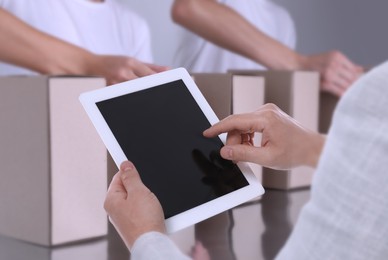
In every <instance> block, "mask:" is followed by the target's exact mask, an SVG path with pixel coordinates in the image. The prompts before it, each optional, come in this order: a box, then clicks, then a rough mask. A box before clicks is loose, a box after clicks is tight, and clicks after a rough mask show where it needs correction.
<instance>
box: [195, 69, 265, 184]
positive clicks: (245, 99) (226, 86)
mask: <svg viewBox="0 0 388 260" xmlns="http://www.w3.org/2000/svg"><path fill="white" fill-rule="evenodd" d="M192 77H193V79H194V81H195V83H196V84H197V86H198V88H199V89H200V90H201V92H202V94H203V95H204V97H205V98H206V100H207V101H208V103H209V105H210V106H211V107H212V108H213V110H214V112H215V113H216V115H217V116H218V118H219V119H220V120H221V119H224V118H225V117H227V116H229V115H231V114H241V113H249V112H253V111H255V110H257V109H258V108H259V107H260V106H262V105H263V104H264V95H265V86H264V85H265V82H264V78H263V77H259V76H243V75H232V74H230V73H194V74H192ZM255 142H258V143H260V142H261V135H256V136H255ZM249 166H250V167H251V169H252V171H253V172H254V174H255V176H256V177H257V178H258V179H259V181H261V179H262V167H261V166H260V165H257V164H253V163H250V164H249Z"/></svg>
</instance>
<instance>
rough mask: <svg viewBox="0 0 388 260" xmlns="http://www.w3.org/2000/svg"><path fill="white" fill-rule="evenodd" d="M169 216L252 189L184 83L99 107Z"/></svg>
mask: <svg viewBox="0 0 388 260" xmlns="http://www.w3.org/2000/svg"><path fill="white" fill-rule="evenodd" d="M97 107H98V109H99V110H100V112H101V113H102V115H103V117H104V119H105V120H106V122H107V124H108V125H109V127H110V129H111V130H112V132H113V134H114V136H115V138H116V139H117V141H118V143H119V144H120V146H121V148H122V150H123V151H124V154H125V155H126V157H127V158H128V159H129V160H131V161H132V162H133V163H134V164H135V166H136V168H137V169H138V171H139V173H140V176H141V178H142V181H143V182H144V184H145V185H146V186H147V187H148V188H149V189H150V190H151V191H152V192H154V193H155V195H156V196H157V197H158V199H159V201H160V203H161V204H162V207H163V210H164V214H165V217H166V218H169V217H171V216H174V215H176V214H179V213H181V212H184V211H186V210H188V209H191V208H193V207H195V206H198V205H200V204H203V203H205V202H207V201H210V200H213V199H215V198H217V197H219V196H222V195H224V194H227V193H229V192H231V191H234V190H237V189H240V188H242V187H244V186H246V185H248V182H247V180H246V179H245V177H244V176H243V174H242V173H241V171H240V170H239V168H238V167H237V166H236V165H235V164H233V163H232V162H230V161H227V160H224V159H222V158H221V157H220V155H219V150H220V148H221V147H222V145H223V143H222V142H221V140H220V139H219V138H218V137H216V138H213V139H209V138H205V137H203V135H202V132H203V131H204V130H205V129H207V128H209V127H210V123H209V121H208V120H207V118H206V117H205V115H204V114H203V112H202V111H201V109H200V108H199V106H198V104H197V103H196V102H195V100H194V98H193V97H192V96H191V93H190V92H189V91H188V89H187V88H186V87H185V86H184V82H183V81H182V80H177V81H174V82H170V83H167V84H163V85H160V86H157V87H153V88H149V89H146V90H142V91H138V92H134V93H131V94H127V95H123V96H120V97H115V98H112V99H109V100H105V101H101V102H98V103H97Z"/></svg>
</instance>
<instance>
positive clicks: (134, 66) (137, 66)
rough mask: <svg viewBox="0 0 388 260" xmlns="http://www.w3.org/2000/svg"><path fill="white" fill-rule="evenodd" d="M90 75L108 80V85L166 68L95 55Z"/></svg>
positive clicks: (124, 58) (130, 59) (133, 59)
mask: <svg viewBox="0 0 388 260" xmlns="http://www.w3.org/2000/svg"><path fill="white" fill-rule="evenodd" d="M94 59H95V60H94V61H93V62H92V64H91V67H90V73H91V74H93V75H97V76H103V77H105V78H106V80H107V83H108V85H112V84H116V83H120V82H123V81H127V80H131V79H135V78H138V77H143V76H147V75H151V74H154V73H158V72H162V71H165V70H167V69H168V67H165V66H158V65H154V64H149V63H144V62H141V61H139V60H137V59H135V58H131V57H126V56H112V55H95V56H94Z"/></svg>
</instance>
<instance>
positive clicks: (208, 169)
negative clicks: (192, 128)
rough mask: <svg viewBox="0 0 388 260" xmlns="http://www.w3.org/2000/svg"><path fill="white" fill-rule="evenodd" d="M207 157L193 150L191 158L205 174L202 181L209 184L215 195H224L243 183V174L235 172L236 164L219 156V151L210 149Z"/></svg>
mask: <svg viewBox="0 0 388 260" xmlns="http://www.w3.org/2000/svg"><path fill="white" fill-rule="evenodd" d="M209 157H210V158H209V159H208V158H207V157H206V156H205V155H204V154H203V153H202V152H201V151H199V150H194V151H193V158H194V161H195V162H196V163H197V165H198V167H199V168H200V169H201V171H202V172H203V173H204V174H205V176H204V177H203V178H202V181H203V182H204V183H205V184H207V185H210V186H211V187H212V188H213V189H214V191H215V193H216V194H217V195H224V194H226V193H229V192H231V191H234V190H236V189H238V188H241V187H243V186H244V184H245V179H244V178H243V176H241V175H240V174H238V173H237V171H236V169H235V168H236V167H237V166H236V165H235V164H234V163H232V162H231V161H228V160H225V159H223V158H222V157H221V156H220V153H219V151H212V152H211V153H210V156H209Z"/></svg>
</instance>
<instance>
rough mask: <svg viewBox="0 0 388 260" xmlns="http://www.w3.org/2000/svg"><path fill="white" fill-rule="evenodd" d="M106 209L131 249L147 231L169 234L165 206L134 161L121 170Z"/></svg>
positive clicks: (122, 165)
mask: <svg viewBox="0 0 388 260" xmlns="http://www.w3.org/2000/svg"><path fill="white" fill-rule="evenodd" d="M104 208H105V210H106V212H107V213H108V215H109V219H110V221H111V223H112V224H113V226H114V227H115V228H116V230H117V232H118V233H119V234H120V236H121V238H122V239H123V240H124V242H125V244H126V245H127V247H128V248H129V249H130V248H131V247H132V245H133V243H134V242H135V241H136V239H137V238H138V237H140V236H141V235H142V234H144V233H147V232H151V231H157V232H161V233H165V225H164V214H163V209H162V206H161V205H160V203H159V200H158V199H157V198H156V196H155V195H154V194H153V193H152V192H151V191H150V190H149V189H148V188H147V187H146V186H144V184H143V183H142V181H141V179H140V176H139V173H138V172H137V170H136V168H135V166H134V165H133V164H132V163H131V162H128V161H126V162H123V163H122V164H121V166H120V171H119V172H118V173H117V174H116V175H115V176H114V177H113V179H112V182H111V184H110V186H109V189H108V193H107V195H106V199H105V203H104Z"/></svg>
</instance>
